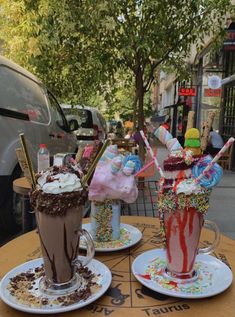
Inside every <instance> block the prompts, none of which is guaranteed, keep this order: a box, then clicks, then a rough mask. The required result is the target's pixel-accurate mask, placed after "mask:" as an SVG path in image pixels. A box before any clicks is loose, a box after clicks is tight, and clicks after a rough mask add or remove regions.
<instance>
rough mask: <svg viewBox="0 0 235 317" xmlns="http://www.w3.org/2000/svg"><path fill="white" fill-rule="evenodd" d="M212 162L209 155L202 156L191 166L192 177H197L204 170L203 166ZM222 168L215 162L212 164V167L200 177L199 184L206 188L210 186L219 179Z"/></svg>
mask: <svg viewBox="0 0 235 317" xmlns="http://www.w3.org/2000/svg"><path fill="white" fill-rule="evenodd" d="M211 162H212V157H211V156H210V155H207V156H204V157H202V158H201V159H200V160H199V161H198V162H197V163H196V164H195V165H194V167H193V169H192V175H193V177H194V178H198V177H199V175H201V174H202V172H203V171H204V170H205V168H206V167H207V166H208V165H209V164H210V163H211ZM222 175H223V170H222V168H221V166H220V165H219V164H217V163H215V164H213V165H212V167H211V168H210V169H209V170H208V171H207V172H206V173H205V175H204V176H203V177H202V178H200V180H199V183H200V185H201V186H203V187H206V188H212V187H214V186H215V185H216V184H218V182H219V181H220V180H221V178H222Z"/></svg>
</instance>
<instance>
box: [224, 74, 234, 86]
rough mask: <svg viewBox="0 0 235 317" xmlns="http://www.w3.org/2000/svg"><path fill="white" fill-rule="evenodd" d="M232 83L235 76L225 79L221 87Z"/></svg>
mask: <svg viewBox="0 0 235 317" xmlns="http://www.w3.org/2000/svg"><path fill="white" fill-rule="evenodd" d="M232 81H235V74H233V75H231V76H229V77H226V78H224V79H222V80H221V85H225V84H229V83H231V82H232Z"/></svg>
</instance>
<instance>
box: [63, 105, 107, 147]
mask: <svg viewBox="0 0 235 317" xmlns="http://www.w3.org/2000/svg"><path fill="white" fill-rule="evenodd" d="M61 108H62V109H63V111H64V114H65V115H66V118H67V119H68V120H70V119H76V120H77V121H78V125H79V128H78V129H77V130H76V131H74V133H75V135H76V137H77V144H78V147H80V146H82V147H84V146H85V145H87V144H91V143H93V142H94V140H100V141H104V140H105V139H106V137H107V125H106V121H105V119H104V117H103V116H102V114H101V113H100V111H99V110H97V109H96V108H92V107H87V106H85V107H82V106H80V105H74V106H71V105H66V104H61Z"/></svg>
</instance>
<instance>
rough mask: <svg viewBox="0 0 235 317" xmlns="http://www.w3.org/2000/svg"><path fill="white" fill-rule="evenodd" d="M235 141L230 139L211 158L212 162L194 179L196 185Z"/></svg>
mask: <svg viewBox="0 0 235 317" xmlns="http://www.w3.org/2000/svg"><path fill="white" fill-rule="evenodd" d="M234 141H235V139H234V138H230V139H229V140H228V141H227V142H226V143H225V145H224V146H223V147H222V149H221V150H220V151H219V152H218V153H217V154H216V156H215V157H214V158H213V160H212V161H211V162H210V163H209V164H208V165H207V167H206V168H205V169H204V170H203V172H202V173H201V174H200V175H199V176H198V177H197V178H196V179H195V182H196V183H199V182H200V180H201V179H202V177H203V176H205V175H206V173H207V172H208V171H209V170H210V169H211V167H212V166H213V165H214V164H215V163H216V162H217V161H218V160H219V159H220V158H221V156H222V155H223V153H224V152H225V151H226V150H227V149H228V148H229V147H230V146H231V145H232V144H233V142H234Z"/></svg>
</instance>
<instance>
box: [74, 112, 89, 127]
mask: <svg viewBox="0 0 235 317" xmlns="http://www.w3.org/2000/svg"><path fill="white" fill-rule="evenodd" d="M74 110H75V109H73V112H72V114H75V112H74ZM76 110H77V111H76V115H77V116H78V124H79V126H80V127H81V128H85V129H92V128H93V120H92V114H91V111H90V110H86V109H76Z"/></svg>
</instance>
